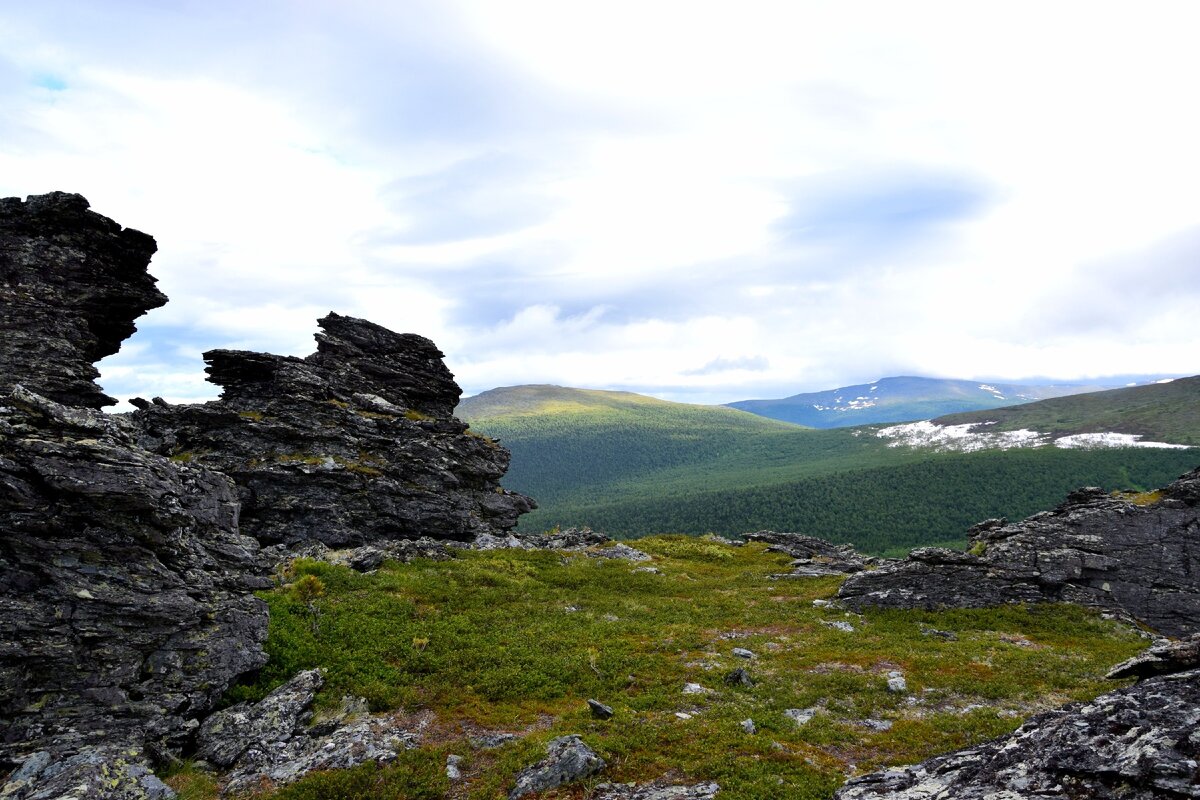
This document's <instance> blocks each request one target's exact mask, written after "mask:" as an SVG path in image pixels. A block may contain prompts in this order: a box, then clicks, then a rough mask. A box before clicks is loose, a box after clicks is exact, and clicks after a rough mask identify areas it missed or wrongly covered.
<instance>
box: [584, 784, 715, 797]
mask: <svg viewBox="0 0 1200 800" xmlns="http://www.w3.org/2000/svg"><path fill="white" fill-rule="evenodd" d="M719 791H721V787H720V786H718V785H717V784H715V783H697V784H692V785H686V786H685V785H677V784H671V783H667V782H663V781H655V782H654V783H642V784H638V783H602V784H600V785H599V786H597V787H596V788H595V789H593V790H592V793H591V794H590V795H589V797H590V798H591V800H713V798H715V797H716V796H717V792H719Z"/></svg>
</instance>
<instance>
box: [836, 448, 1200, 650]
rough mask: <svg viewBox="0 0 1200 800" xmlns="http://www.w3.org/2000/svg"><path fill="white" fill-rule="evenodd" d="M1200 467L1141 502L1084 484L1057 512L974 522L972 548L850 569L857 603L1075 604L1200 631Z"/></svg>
mask: <svg viewBox="0 0 1200 800" xmlns="http://www.w3.org/2000/svg"><path fill="white" fill-rule="evenodd" d="M1198 504H1200V469H1197V470H1193V471H1192V472H1190V473H1188V474H1187V475H1184V476H1183V477H1181V478H1180V479H1179V480H1177V481H1175V482H1174V483H1172V484H1171V485H1169V486H1167V487H1165V488H1163V489H1162V490H1161V491H1160V493H1159V499H1158V500H1157V501H1156V502H1152V503H1150V504H1148V505H1138V504H1135V503H1133V502H1131V501H1129V500H1127V499H1125V498H1123V497H1120V496H1112V495H1108V494H1105V493H1104V492H1101V491H1100V490H1099V489H1080V490H1079V491H1076V492H1073V493H1072V494H1071V495H1070V496H1068V498H1067V500H1066V502H1064V503H1063V504H1062V505H1060V506H1059V507H1058V508H1056V509H1055V510H1054V511H1050V512H1043V513H1040V514H1035V515H1034V516H1032V517H1029V518H1028V519H1026V520H1024V521H1022V522H1020V523H1017V524H1013V525H1010V524H1006V523H1005V522H1004V521H1003V520H988V521H987V522H984V523H980V524H979V525H977V526H975V527H974V528H972V529H971V532H970V533H971V542H972V544H971V547H970V548H969V549H968V551H967V552H961V553H960V552H955V551H952V550H945V549H942V548H934V547H928V548H920V549H917V550H914V551H913V552H912V553H911V554H910V555H909V557H908V558H907V559H905V560H903V561H899V562H894V563H891V564H886V565H883V566H881V567H880V568H879V569H876V570H872V571H867V572H860V573H858V574H855V575H852V576H850V577H849V578H848V579H847V580H846V582H845V583H844V584H843V585H842V587H841V589H840V590H839V592H838V597H839V599H840V600H841V602H843V603H844V604H846V605H847V606H850V607H851V608H862V607H864V606H883V607H890V608H925V609H937V608H950V607H969V608H981V607H986V606H994V605H1002V604H1005V603H1037V602H1072V603H1079V604H1083V605H1088V606H1092V607H1094V608H1099V609H1103V610H1107V611H1110V612H1113V613H1116V614H1118V615H1120V616H1123V617H1126V618H1132V619H1135V620H1137V621H1139V622H1141V623H1142V624H1144V625H1146V626H1148V627H1150V628H1151V629H1153V630H1156V631H1159V632H1160V633H1163V634H1166V635H1168V636H1183V635H1187V634H1190V633H1195V632H1200V583H1197V581H1196V578H1195V576H1196V575H1198V574H1200V510H1198V508H1197V505H1198Z"/></svg>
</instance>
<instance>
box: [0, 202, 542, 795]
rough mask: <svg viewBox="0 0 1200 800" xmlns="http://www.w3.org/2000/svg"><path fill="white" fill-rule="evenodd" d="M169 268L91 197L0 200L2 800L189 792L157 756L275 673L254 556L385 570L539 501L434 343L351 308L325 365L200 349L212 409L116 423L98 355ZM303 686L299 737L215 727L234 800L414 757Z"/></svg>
mask: <svg viewBox="0 0 1200 800" xmlns="http://www.w3.org/2000/svg"><path fill="white" fill-rule="evenodd" d="M154 249H155V245H154V240H153V239H151V238H150V237H149V236H146V235H145V234H141V233H138V232H136V231H130V230H122V229H121V227H120V226H119V225H117V224H116V223H114V222H112V221H111V220H108V219H106V218H104V217H101V216H99V215H98V214H94V213H92V212H90V211H89V210H88V204H87V201H86V200H84V199H83V198H82V197H79V196H78V195H68V194H62V193H55V194H51V195H45V196H42V197H31V198H29V199H28V200H27V201H25V202H21V201H20V200H16V199H8V200H0V310H2V311H3V315H2V316H0V772H4V771H8V770H9V769H12V770H13V771H12V774H11V775H10V776H9V778H8V780H7V782H6V783H5V785H4V787H3V788H2V789H0V796H2V797H3V798H4V800H15V799H18V798H19V799H20V800H25V798H42V797H58V796H64V797H67V796H71V797H74V796H77V795H78V796H81V797H82V796H87V797H107V798H125V797H129V798H133V797H159V796H162V797H167V796H171V795H170V790H168V789H166V787H164V786H162V785H161V784H160V783H158V782H157V779H154V777H153V775H152V774H151V773H150V772H149V767H148V765H149V761H150V756H153V757H154V758H159V757H162V756H164V755H166V754H167V753H170V752H171V751H175V750H178V749H180V748H181V747H183V746H185V745H186V744H187V743H188V742H190V741H191V739H192V737H193V736H194V735H195V734H196V732H197V729H198V728H199V727H200V725H201V720H203V719H205V718H207V717H209V714H210V713H211V711H212V708H213V706H214V705H215V703H216V701H217V699H218V698H219V697H220V696H221V695H222V694H223V693H224V692H225V690H226V689H227V688H228V687H229V686H230V685H231V683H232V682H233V681H234V680H235V679H236V678H237V677H238V676H239V675H241V674H243V673H246V672H249V671H252V670H254V669H256V668H258V667H260V666H261V665H262V664H263V663H264V662H265V661H266V656H265V654H264V652H263V649H262V644H263V641H264V640H265V638H266V628H267V608H266V605H265V604H264V603H263V602H262V601H260V600H258V599H257V598H255V597H254V596H253V594H252V592H253V591H254V590H256V589H262V588H266V587H268V586H270V585H271V584H270V581H269V579H267V578H265V577H261V576H263V575H265V574H266V573H267V572H268V571H269V568H270V566H271V565H272V564H274V563H276V562H278V561H281V560H284V559H285V558H286V557H287V556H288V554H287V553H285V552H276V553H272V554H271V556H270V557H268V556H265V555H264V554H263V553H262V551H261V548H260V547H259V539H261V540H262V541H263V542H269V543H282V544H284V545H304V546H306V547H307V548H308V550H305V551H304V553H306V554H311V553H316V551H318V550H319V551H320V552H319V553H317V554H318V555H323V556H326V557H328V558H330V560H334V559H335V558H341V557H344V558H346V559H347V563H352V565H353V566H355V567H356V568H360V569H370V568H374V567H376V566H378V565H379V563H381V562H382V561H383V560H384V559H387V558H399V559H402V560H403V559H407V558H415V557H423V558H445V557H449V554H448V553H447V551H446V550H445V548H444V546H443V545H442V544H441V543H440V542H437V541H433V540H432V539H429V538H421V537H422V536H425V535H429V536H433V537H435V538H437V539H441V540H458V541H461V542H467V541H470V540H472V539H473V538H474V537H475V536H476V535H479V534H487V535H494V534H503V533H504V532H505V531H506V530H507V529H508V528H511V527H512V526H513V525H514V524H515V523H516V520H517V516H518V515H519V514H520V513H522V512H524V511H526V510H529V509H530V508H531V507H532V502H531V501H530V500H529V499H528V498H525V497H523V496H521V495H516V494H511V493H509V492H506V491H504V490H503V489H501V488H500V487H499V485H498V483H497V481H498V480H499V478H500V477H501V476H502V475H503V473H504V471H505V468H506V467H507V464H508V454H507V452H506V451H504V450H503V449H502V448H500V447H499V446H498V445H497V444H496V443H495V442H493V441H491V440H489V439H486V438H484V437H479V436H474V435H472V434H471V433H470V432H469V431H468V430H467V427H466V426H465V425H464V424H463V423H461V422H459V421H458V420H456V419H454V418H453V417H452V416H451V414H452V411H453V409H454V406H455V404H456V402H457V400H458V397H459V394H460V391H459V388H458V386H457V385H456V384H455V383H454V380H453V376H452V375H451V374H450V372H449V371H448V370H447V369H446V367H445V365H444V364H443V363H442V360H441V359H442V354H441V353H440V352H439V351H438V350H437V348H436V347H434V345H433V344H432V343H431V342H430V341H428V340H427V339H423V338H422V337H419V336H415V335H411V334H396V333H393V332H391V331H388V330H386V329H384V328H381V327H380V326H378V325H374V324H372V323H370V322H366V321H364V320H359V319H353V318H350V317H343V316H339V315H337V314H330V315H329V316H327V317H325V318H324V319H322V320H321V321H320V325H321V328H322V332H321V333H320V334H318V336H317V340H318V349H317V352H316V353H314V354H313V355H311V356H309V357H308V358H304V359H299V358H289V357H284V356H273V355H265V354H259V353H245V352H235V351H228V350H215V351H211V352H209V353H208V354H206V360H207V362H208V364H209V367H208V371H209V374H210V376H211V378H212V380H214V381H215V382H216V383H218V384H220V385H221V386H222V387H223V388H224V393H223V395H222V398H221V400H219V401H215V402H213V403H207V404H203V405H197V406H169V405H167V404H166V403H164V402H162V401H161V400H155V401H154V402H152V403H148V402H144V401H141V402H139V403H138V404H137V405H138V406H139V408H140V409H141V410H140V411H139V412H137V413H136V414H133V415H122V416H106V415H103V414H100V413H98V411H97V409H99V408H100V407H102V406H104V405H108V404H111V403H112V402H113V401H112V399H111V398H108V397H107V396H106V395H104V394H103V392H101V391H100V389H99V387H97V386H96V385H95V384H94V383H93V378H95V377H96V375H97V372H96V370H95V368H94V367H93V362H94V361H96V360H98V359H99V358H102V357H104V356H106V355H109V354H111V353H114V352H116V350H117V349H118V347H119V346H120V343H121V341H122V340H123V339H124V338H125V337H127V336H128V335H129V334H131V333H132V332H133V331H134V324H133V320H134V319H135V318H136V317H137V316H139V315H140V314H142V313H143V312H144V311H146V310H147V309H149V308H153V307H155V306H159V305H162V304H163V302H165V299H166V298H165V297H163V295H162V294H160V293H159V292H158V291H157V290H156V289H155V288H154V283H155V281H154V279H153V278H152V277H150V276H149V275H148V274H147V273H146V266H147V263H148V261H149V258H150V256H151V255H152V254H153V252H154ZM239 518H240V519H239ZM239 521H240V523H241V527H240V528H239ZM245 533H250V534H253V536H248V535H244V534H245ZM255 537H257V538H255ZM410 540H411V541H410ZM331 547H332V548H343V547H344V548H346V549H345V550H344V551H341V550H339V551H331V550H330V548H331ZM292 555H295V553H292ZM310 683H314V684H315V685H319V679H317V680H310ZM293 688H294V687H293ZM309 688H310V690H311V691H308V692H307V694H306V695H305V697H306V701H305V702H303V703H300V705H299V706H298V707H297V709H293V710H294V711H295V713H293V714H291V716H288V714H286V713H283V712H282V711H280V712H279V713H278V714H275V716H276V717H287V719H286V720H285V722H284V724H283V727H284V728H286V729H287V735H286V736H282V737H277V738H274V739H271V738H270V736H267V737H266V738H264V737H263V736H259V735H258V733H259V731H258V730H257V728H255V727H254V725H250V727H249V728H247V729H246V730H242V729H241V728H238V726H237V724H234V723H236V722H237V719H241V718H238V717H237V714H238V713H241V712H240V711H237V710H230V711H227V712H222V714H220V715H217V716H216V717H214V718H211V719H209V721H208V722H206V723H205V727H204V732H205V738H204V741H205V742H206V744H205V748H206V749H205V751H204V752H205V754H206V755H209V756H210V757H211V758H213V759H214V760H215V761H218V762H221V764H222V766H229V767H232V768H233V770H234V772H233V776H232V779H231V783H230V785H231V786H234V787H235V788H252V787H253V786H255V785H257V784H258V783H259V782H261V781H269V782H273V783H282V782H287V781H288V780H290V779H292V777H294V776H298V775H300V774H303V773H304V772H306V771H308V770H311V769H325V768H332V767H339V766H348V765H350V764H353V763H360V762H361V761H364V760H375V761H386V760H388V759H389V758H391V757H394V755H395V752H396V749H397V748H398V747H402V746H407V745H406V742H409V741H410V740H411V736H410V735H409V734H408V733H407V732H406V731H403V730H401V729H400V728H399V727H398V723H397V722H396V721H395V720H381V719H376V718H371V717H366V716H364V717H361V718H355V719H354V720H349V719H347V720H343V721H339V722H337V723H336V724H334V725H333V726H332V727H330V726H328V725H327V726H325V728H328V730H325V729H324V728H322V729H321V730H320V731H317V730H316V729H304V730H301V729H302V728H303V727H304V726H303V721H304V720H306V719H307V715H308V713H309V711H308V704H310V703H311V699H312V696H311V695H312V691H315V686H314V687H309ZM302 694H303V693H302ZM276 710H277V711H278V709H276ZM242 711H244V709H243V710H242ZM259 711H261V709H259V710H258V711H255V712H254V713H258V712H259ZM263 713H265V712H263ZM289 713H290V712H289ZM231 719H233V722H231V721H230V720H231ZM214 720H215V721H214ZM242 721H245V720H242ZM220 724H227V725H231V726H232V727H233V728H237V736H236V738H237V739H238V745H237V747H236V748H235V749H236V750H237V753H236V755H234V756H232V757H231V758H230V759H225V758H224V757H223V756H222V755H221V753H220V752H218V751H217V750H213V751H212V752H211V753H210V752H209V751H210V750H212V747H211V746H210V745H211V741H212V737H213V735H215V734H214V731H215V727H214V726H216V727H220ZM147 754H150V755H149V756H148V755H147ZM389 754H390V755H389ZM226 762H227V763H226ZM80 793H82V794H80Z"/></svg>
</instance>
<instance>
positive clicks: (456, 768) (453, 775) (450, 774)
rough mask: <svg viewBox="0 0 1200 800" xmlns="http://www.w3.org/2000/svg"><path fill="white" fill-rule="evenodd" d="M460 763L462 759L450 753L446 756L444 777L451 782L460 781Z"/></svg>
mask: <svg viewBox="0 0 1200 800" xmlns="http://www.w3.org/2000/svg"><path fill="white" fill-rule="evenodd" d="M462 761H463V757H462V756H460V755H455V754H454V753H451V754H450V755H448V756H446V777H447V778H449V779H450V780H452V781H461V780H462Z"/></svg>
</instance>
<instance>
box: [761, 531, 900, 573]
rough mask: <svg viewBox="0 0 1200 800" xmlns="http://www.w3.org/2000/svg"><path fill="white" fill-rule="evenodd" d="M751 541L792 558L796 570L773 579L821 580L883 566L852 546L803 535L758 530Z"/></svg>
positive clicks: (793, 567)
mask: <svg viewBox="0 0 1200 800" xmlns="http://www.w3.org/2000/svg"><path fill="white" fill-rule="evenodd" d="M742 538H743V539H745V540H746V541H748V542H765V543H766V544H767V545H769V546H768V547H767V550H768V551H770V552H773V553H783V554H785V555H788V556H791V557H792V558H793V559H794V560H793V561H792V563H791V565H790V566H791V567H792V571H791V572H790V573H787V574H785V575H773V576H771V577H773V578H820V577H824V576H826V575H849V574H852V573H855V572H861V571H863V570H864V569H867V568H868V567H873V566H875V565H876V564H878V563H880V561H879V559H876V558H874V557H872V556H864V555H863V554H862V553H859V552H858V551H856V550H855V549H854V545H850V544H833V543H832V542H827V541H825V540H824V539H818V538H817V537H816V536H807V535H805V534H803V533H790V532H784V533H780V532H777V531H756V532H754V533H747V534H743V536H742Z"/></svg>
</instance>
